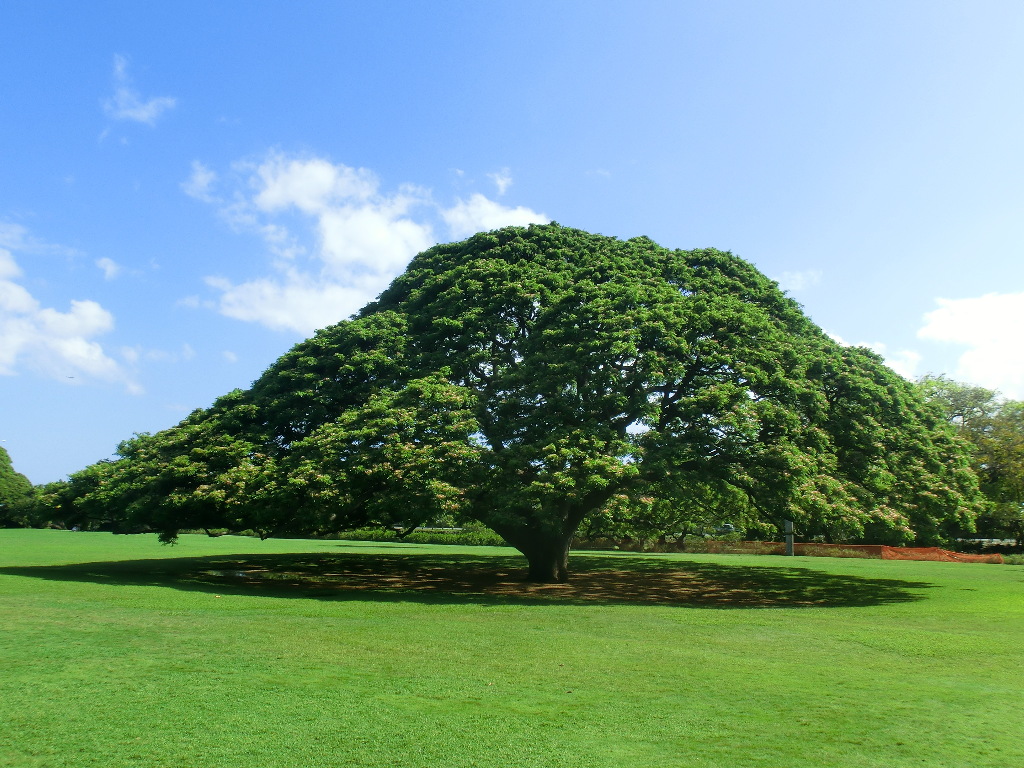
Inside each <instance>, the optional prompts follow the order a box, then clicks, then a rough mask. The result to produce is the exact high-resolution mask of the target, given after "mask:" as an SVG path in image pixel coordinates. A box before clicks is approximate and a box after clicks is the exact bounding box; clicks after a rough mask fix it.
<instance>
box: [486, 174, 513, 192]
mask: <svg viewBox="0 0 1024 768" xmlns="http://www.w3.org/2000/svg"><path fill="white" fill-rule="evenodd" d="M487 178H489V179H490V180H491V181H493V182H494V186H496V187H497V188H498V195H499V196H500V195H504V194H505V192H506V191H508V188H509V187H511V186H512V174H511V173H510V172H509V169H508V168H502V169H501V170H500V171H498V172H497V173H488V174H487Z"/></svg>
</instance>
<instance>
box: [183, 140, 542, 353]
mask: <svg viewBox="0 0 1024 768" xmlns="http://www.w3.org/2000/svg"><path fill="white" fill-rule="evenodd" d="M232 171H233V177H232V178H231V179H229V180H228V186H229V191H228V193H226V194H224V195H223V196H222V197H219V198H218V197H214V196H213V194H212V192H211V186H212V184H213V182H214V181H216V180H217V176H216V174H214V172H213V171H211V170H210V169H208V168H206V166H204V165H202V163H198V162H195V163H193V165H192V175H191V177H190V179H189V180H188V181H187V182H185V183H183V184H182V189H183V190H184V191H185V192H186V193H188V194H190V195H191V196H192V197H195V198H197V199H200V200H204V201H205V202H208V203H211V204H214V205H216V206H217V207H218V209H219V210H220V213H221V214H222V215H223V216H224V217H225V219H226V220H227V221H228V222H229V223H230V224H231V225H232V226H233V227H234V228H236V229H238V230H240V231H248V232H253V233H255V234H257V235H258V236H259V237H261V238H262V240H263V242H264V243H265V245H266V246H267V248H268V250H269V251H270V253H271V254H273V256H274V257H275V259H274V261H273V262H272V265H271V266H272V272H271V274H269V275H264V276H262V277H259V278H254V279H248V280H243V281H242V282H236V281H233V280H231V279H229V278H227V277H224V276H210V277H208V278H207V279H206V283H207V285H209V286H210V287H211V288H213V289H215V290H217V291H218V292H219V293H220V297H219V301H218V309H219V311H220V312H221V314H224V315H227V316H228V317H233V318H236V319H239V320H245V321H249V322H258V323H262V324H263V325H266V326H268V327H270V328H275V329H279V330H290V331H298V332H300V333H310V332H311V331H313V330H315V329H317V328H323V327H325V326H328V325H332V324H334V323H336V322H338V321H340V320H342V319H344V318H345V317H348V316H349V315H351V314H353V313H354V312H356V311H358V310H359V309H360V308H361V307H363V306H364V305H365V304H366V303H367V302H368V301H370V300H372V299H373V298H375V297H376V296H377V295H378V294H379V293H380V292H381V291H382V290H383V289H384V288H386V287H387V285H388V284H389V283H390V282H391V280H392V279H394V277H395V276H396V275H397V274H399V273H400V272H401V271H402V269H404V268H405V266H406V264H408V262H409V260H410V259H411V258H412V257H413V256H414V255H416V254H417V253H419V252H420V251H423V250H425V249H427V248H429V247H430V246H431V245H433V244H434V243H436V242H437V237H436V236H435V234H434V225H435V224H446V225H447V227H448V229H449V230H450V232H451V237H452V238H455V239H458V238H461V237H465V236H466V235H469V234H473V233H475V232H477V231H479V230H481V229H494V228H497V227H502V226H506V225H510V224H528V223H532V222H546V221H548V219H547V217H545V216H543V215H541V214H538V213H535V212H534V211H531V210H530V209H528V208H524V207H519V208H510V207H506V206H503V205H501V204H499V203H496V202H494V201H492V200H489V199H488V198H486V197H485V196H484V195H481V194H475V195H473V196H472V197H471V198H470V199H469V200H468V201H462V200H459V201H458V202H457V203H456V204H455V205H454V206H453V207H452V208H448V209H443V208H441V207H440V206H438V205H437V204H436V203H435V202H434V201H433V199H432V195H431V192H430V191H429V190H426V189H423V188H420V187H417V186H414V185H410V184H404V185H400V186H399V187H398V188H397V190H395V191H393V192H387V191H384V190H382V188H381V182H380V179H378V178H377V176H376V174H374V173H373V172H372V171H370V170H368V169H366V168H352V167H349V166H346V165H344V164H340V163H332V162H330V161H329V160H326V159H324V158H320V157H310V156H290V155H285V154H283V153H280V152H272V153H270V154H269V155H268V156H267V157H265V158H264V159H263V160H262V161H257V162H243V163H237V164H235V166H234V167H233V169H232ZM508 181H509V182H510V181H511V180H510V179H509V180H508ZM496 183H499V182H498V181H497V180H496ZM501 183H505V182H501ZM506 186H507V184H506ZM190 303H191V304H193V305H195V304H198V303H199V302H198V301H197V300H195V299H194V298H193V299H192V300H191V301H190Z"/></svg>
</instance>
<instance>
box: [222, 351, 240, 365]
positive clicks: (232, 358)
mask: <svg viewBox="0 0 1024 768" xmlns="http://www.w3.org/2000/svg"><path fill="white" fill-rule="evenodd" d="M221 355H223V356H224V359H225V360H226V361H228V362H229V363H237V362H238V355H236V354H235V353H234V352H232V351H231V350H230V349H225V350H224V351H223V352H221Z"/></svg>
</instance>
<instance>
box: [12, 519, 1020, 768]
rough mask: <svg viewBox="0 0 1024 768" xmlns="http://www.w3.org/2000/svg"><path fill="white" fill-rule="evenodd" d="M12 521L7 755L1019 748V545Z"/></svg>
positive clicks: (108, 758)
mask: <svg viewBox="0 0 1024 768" xmlns="http://www.w3.org/2000/svg"><path fill="white" fill-rule="evenodd" d="M513 555H514V553H513V552H512V551H511V550H505V549H497V548H458V547H439V546H428V545H404V544H362V543H359V542H336V541H335V542H326V541H267V542H260V541H258V540H254V539H247V538H238V537H222V538H219V539H208V538H205V537H200V536H184V537H182V539H181V543H180V544H179V545H178V546H175V547H162V546H160V545H159V544H157V542H156V539H155V537H152V536H137V537H125V536H122V537H115V536H111V535H108V534H98V533H70V532H63V531H27V530H14V531H0V670H2V672H0V766H4V767H5V768H7V767H15V766H16V767H17V768H43V767H44V766H45V767H46V768H66V767H72V766H73V767H74V768H78V767H79V766H104V768H121V767H123V768H129V767H131V768H150V767H151V766H167V767H168V768H172V767H173V768H243V767H246V768H247V767H249V766H253V767H259V768H277V767H280V768H319V767H320V766H381V768H384V767H387V768H392V767H405V766H408V767H410V768H411V767H412V766H431V767H434V766H481V767H483V766H495V767H496V768H497V767H498V766H501V767H502V768H506V767H509V766H511V767H512V768H517V767H519V766H523V767H526V766H531V767H532V766H538V767H542V768H548V767H549V766H550V767H551V768H563V767H565V768H568V766H580V768H584V767H586V768H604V767H607V768H613V767H614V768H620V767H623V766H715V767H716V768H717V767H725V768H731V767H733V766H736V767H737V768H740V767H745V766H766V767H771V768H782V767H785V768H799V767H801V766H807V767H808V768H810V767H811V766H813V767H814V768H819V767H820V766H844V767H845V766H850V767H853V766H879V767H881V766H886V767H887V768H890V767H894V766H928V767H930V768H935V767H937V766H956V767H957V768H983V767H984V766H1000V767H1005V768H1017V767H1018V766H1021V765H1024V686H1022V685H1021V682H1020V675H1021V668H1022V661H1024V566H1007V565H1002V566H1001V565H973V564H972V565H967V564H960V563H930V562H898V561H880V560H853V559H851V560H839V559H835V560H833V559H825V558H781V557H754V556H737V555H721V556H714V555H704V556H701V555H651V556H638V555H617V554H613V553H582V554H581V553H577V554H575V555H574V556H573V561H572V564H573V567H574V568H576V569H577V570H578V571H579V572H580V573H579V576H580V578H579V579H578V580H577V582H576V583H575V584H574V585H572V586H570V587H559V586H554V587H541V588H530V587H527V586H526V585H521V584H519V583H517V581H516V575H517V573H518V572H519V569H521V568H522V561H521V560H520V559H518V558H516V557H514V556H513Z"/></svg>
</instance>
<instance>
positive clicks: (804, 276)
mask: <svg viewBox="0 0 1024 768" xmlns="http://www.w3.org/2000/svg"><path fill="white" fill-rule="evenodd" d="M776 282H778V284H779V288H781V289H782V290H784V291H802V290H804V289H805V288H810V287H811V286H812V285H817V284H818V283H820V282H821V270H820V269H805V270H802V271H797V272H788V271H787V272H783V273H782V274H781V275H780V276H779V277H777V278H776Z"/></svg>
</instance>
